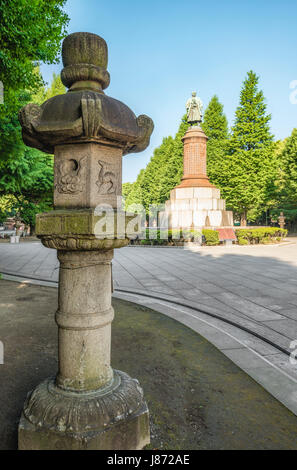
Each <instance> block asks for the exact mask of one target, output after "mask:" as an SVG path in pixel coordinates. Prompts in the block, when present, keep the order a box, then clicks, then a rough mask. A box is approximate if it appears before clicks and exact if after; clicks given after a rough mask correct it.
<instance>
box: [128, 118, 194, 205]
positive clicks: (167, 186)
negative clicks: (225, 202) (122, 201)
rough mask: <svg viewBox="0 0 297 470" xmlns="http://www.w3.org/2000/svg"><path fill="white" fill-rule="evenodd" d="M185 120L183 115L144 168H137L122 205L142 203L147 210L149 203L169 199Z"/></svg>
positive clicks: (180, 160) (176, 175)
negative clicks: (138, 169)
mask: <svg viewBox="0 0 297 470" xmlns="http://www.w3.org/2000/svg"><path fill="white" fill-rule="evenodd" d="M188 127H189V124H188V123H187V122H186V117H185V116H184V117H183V119H182V122H181V124H180V127H179V130H178V132H177V134H176V136H175V138H174V139H173V138H172V137H166V138H164V139H163V142H162V144H161V145H160V147H158V148H156V149H155V151H154V155H153V156H152V158H151V160H150V162H149V163H148V165H147V167H146V168H145V169H144V170H141V171H140V173H139V175H138V177H137V180H136V182H135V183H133V186H132V188H131V190H129V192H128V195H127V198H126V208H127V207H129V206H131V205H132V204H142V205H143V206H144V207H145V209H146V211H147V212H148V211H149V206H150V205H151V204H162V203H164V202H165V201H166V200H167V199H169V195H170V191H171V189H173V188H174V187H175V186H177V185H178V184H179V183H180V181H181V177H182V173H183V144H182V140H181V138H182V136H183V135H184V134H185V132H186V130H187V128H188Z"/></svg>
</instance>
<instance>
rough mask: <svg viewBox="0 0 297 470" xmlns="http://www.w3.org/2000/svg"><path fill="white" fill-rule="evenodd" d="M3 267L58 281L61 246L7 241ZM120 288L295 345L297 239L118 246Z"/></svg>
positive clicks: (2, 247)
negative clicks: (222, 244)
mask: <svg viewBox="0 0 297 470" xmlns="http://www.w3.org/2000/svg"><path fill="white" fill-rule="evenodd" d="M0 272H3V273H9V274H15V275H18V276H22V275H23V276H28V277H32V278H36V279H43V280H45V281H50V282H57V280H58V274H59V263H58V260H57V258H56V252H55V250H50V249H47V248H44V247H43V246H42V245H41V244H40V243H39V242H33V243H21V244H19V245H11V244H0ZM113 276H114V286H115V289H120V290H128V291H134V292H138V293H146V294H151V295H152V296H160V297H162V298H163V299H164V300H166V299H167V300H178V301H180V302H181V303H185V304H186V305H188V306H194V307H196V308H199V309H202V310H204V311H206V312H209V313H213V314H215V315H219V316H220V317H221V318H225V319H228V320H230V321H231V322H233V323H236V324H239V325H240V326H242V327H244V328H247V329H248V330H252V331H255V332H257V333H258V334H260V335H263V336H264V337H265V338H267V339H268V340H269V341H271V342H273V343H277V344H278V345H279V346H280V347H281V348H283V349H285V350H287V351H290V343H291V341H293V340H294V339H297V243H296V240H294V242H292V243H291V244H284V245H274V246H271V245H270V246H250V247H246V246H244V247H240V246H232V247H220V246H219V247H209V248H208V247H202V248H196V249H193V250H184V249H179V248H143V247H127V248H123V249H121V250H115V258H114V262H113Z"/></svg>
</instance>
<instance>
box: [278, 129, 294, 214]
mask: <svg viewBox="0 0 297 470" xmlns="http://www.w3.org/2000/svg"><path fill="white" fill-rule="evenodd" d="M281 160H282V169H283V172H282V183H283V184H282V188H281V197H282V199H283V200H285V201H286V203H289V204H292V205H296V204H297V129H296V128H295V129H293V131H292V134H291V136H290V137H288V138H287V139H286V141H285V146H284V148H283V151H282V153H281Z"/></svg>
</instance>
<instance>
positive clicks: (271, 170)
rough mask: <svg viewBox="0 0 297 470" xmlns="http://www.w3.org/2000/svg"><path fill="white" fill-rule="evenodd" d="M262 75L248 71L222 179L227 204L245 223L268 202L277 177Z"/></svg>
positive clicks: (243, 223) (254, 216)
mask: <svg viewBox="0 0 297 470" xmlns="http://www.w3.org/2000/svg"><path fill="white" fill-rule="evenodd" d="M258 81H259V78H258V77H257V76H256V74H255V73H254V72H253V71H250V72H248V74H247V77H246V79H245V80H244V83H243V87H242V89H241V93H240V103H239V106H238V108H237V109H236V113H235V123H234V126H233V127H232V130H231V137H230V141H229V146H228V150H229V152H228V156H227V157H226V159H225V165H224V168H223V171H222V172H223V174H222V178H224V181H225V183H224V188H223V196H224V197H226V199H227V205H228V206H230V207H231V208H232V209H233V210H234V211H235V212H237V213H238V214H239V215H240V219H241V225H243V226H244V225H246V222H247V213H248V211H251V210H252V211H253V214H252V216H253V218H256V216H257V214H259V213H260V212H261V211H262V210H263V208H264V207H265V203H266V202H267V198H268V193H267V189H268V187H269V185H270V183H271V181H273V179H274V178H275V174H276V162H275V159H274V155H275V152H274V143H273V136H272V135H271V133H270V128H269V121H270V119H271V116H270V115H268V114H266V104H265V100H264V96H263V93H262V91H259V90H258Z"/></svg>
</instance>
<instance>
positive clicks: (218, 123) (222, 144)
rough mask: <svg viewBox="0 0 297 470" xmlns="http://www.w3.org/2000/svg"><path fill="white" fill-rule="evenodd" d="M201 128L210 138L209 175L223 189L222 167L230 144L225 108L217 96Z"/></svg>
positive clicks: (208, 147)
mask: <svg viewBox="0 0 297 470" xmlns="http://www.w3.org/2000/svg"><path fill="white" fill-rule="evenodd" d="M201 127H202V129H203V131H204V132H205V134H206V135H207V137H208V142H207V175H208V177H209V179H210V181H211V183H213V184H214V185H217V186H218V187H221V186H222V184H224V180H223V181H222V167H223V165H224V164H225V158H226V152H227V144H228V138H229V135H228V121H227V118H226V116H225V114H224V107H223V105H222V104H221V103H220V102H219V99H218V97H217V96H216V95H214V96H213V97H212V99H211V100H210V102H209V104H208V106H207V108H206V110H205V113H204V119H203V122H202V124H201Z"/></svg>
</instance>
